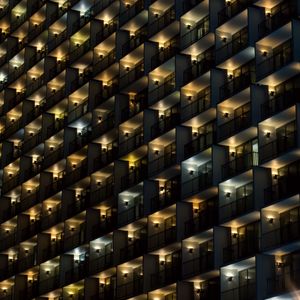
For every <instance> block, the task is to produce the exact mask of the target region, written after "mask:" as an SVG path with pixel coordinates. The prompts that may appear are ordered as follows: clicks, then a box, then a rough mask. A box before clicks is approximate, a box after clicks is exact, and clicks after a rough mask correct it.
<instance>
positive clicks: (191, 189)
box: [182, 169, 213, 198]
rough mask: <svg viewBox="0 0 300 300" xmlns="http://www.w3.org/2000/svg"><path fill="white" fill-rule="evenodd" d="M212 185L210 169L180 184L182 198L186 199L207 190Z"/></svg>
mask: <svg viewBox="0 0 300 300" xmlns="http://www.w3.org/2000/svg"><path fill="white" fill-rule="evenodd" d="M212 183H213V173H212V170H211V169H208V170H206V171H205V173H201V174H199V175H198V176H196V177H194V178H192V179H190V180H188V181H185V182H183V183H182V197H183V198H187V197H190V196H192V195H195V194H196V193H198V192H201V191H203V190H205V189H207V188H209V187H210V186H211V185H212Z"/></svg>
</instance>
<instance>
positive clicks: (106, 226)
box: [89, 208, 117, 240]
mask: <svg viewBox="0 0 300 300" xmlns="http://www.w3.org/2000/svg"><path fill="white" fill-rule="evenodd" d="M101 217H102V218H101V220H100V222H99V223H98V224H95V225H94V226H93V227H92V229H91V232H90V237H89V240H92V239H96V238H98V237H99V236H101V235H103V234H106V233H109V232H111V231H112V230H114V229H115V228H116V227H117V214H116V209H115V208H108V209H106V211H105V215H102V216H101Z"/></svg>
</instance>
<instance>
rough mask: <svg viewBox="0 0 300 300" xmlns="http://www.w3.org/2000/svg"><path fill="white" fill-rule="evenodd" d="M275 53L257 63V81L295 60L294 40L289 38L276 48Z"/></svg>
mask: <svg viewBox="0 0 300 300" xmlns="http://www.w3.org/2000/svg"><path fill="white" fill-rule="evenodd" d="M273 53H274V54H272V55H271V56H270V57H267V58H265V59H264V60H263V61H262V62H260V63H259V64H257V65H256V78H257V81H259V80H261V79H263V78H265V77H267V76H268V75H270V74H272V73H275V72H276V71H278V70H280V69H282V68H283V67H285V66H287V65H288V64H289V63H291V62H292V61H293V54H294V53H293V42H292V40H288V41H287V42H285V43H283V44H282V45H280V46H278V47H277V48H274V49H273Z"/></svg>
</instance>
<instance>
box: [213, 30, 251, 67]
mask: <svg viewBox="0 0 300 300" xmlns="http://www.w3.org/2000/svg"><path fill="white" fill-rule="evenodd" d="M248 45H249V41H248V27H244V28H243V29H242V30H240V31H239V32H237V33H235V34H234V35H233V36H232V40H231V41H229V42H228V43H226V44H225V45H223V46H222V47H221V48H218V49H216V63H217V64H219V63H221V62H223V61H225V60H226V59H228V58H230V57H232V56H234V55H235V54H237V53H239V52H241V51H242V50H244V49H245V48H247V46H248Z"/></svg>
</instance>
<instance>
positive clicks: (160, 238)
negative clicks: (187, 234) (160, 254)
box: [148, 226, 176, 251]
mask: <svg viewBox="0 0 300 300" xmlns="http://www.w3.org/2000/svg"><path fill="white" fill-rule="evenodd" d="M174 242H176V226H172V227H170V228H167V229H165V230H163V231H160V232H157V233H155V234H153V235H150V236H149V237H148V251H153V250H155V249H158V248H162V247H164V246H166V245H168V244H171V243H174Z"/></svg>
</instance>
